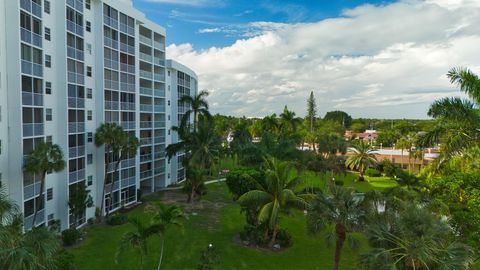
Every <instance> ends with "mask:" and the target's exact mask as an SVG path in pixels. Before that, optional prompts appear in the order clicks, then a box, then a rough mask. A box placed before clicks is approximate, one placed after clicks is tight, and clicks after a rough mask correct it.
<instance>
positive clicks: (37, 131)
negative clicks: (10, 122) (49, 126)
mask: <svg viewBox="0 0 480 270" xmlns="http://www.w3.org/2000/svg"><path fill="white" fill-rule="evenodd" d="M41 135H44V124H43V123H38V124H34V123H30V124H23V137H31V136H41Z"/></svg>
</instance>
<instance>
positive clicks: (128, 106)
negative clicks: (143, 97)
mask: <svg viewBox="0 0 480 270" xmlns="http://www.w3.org/2000/svg"><path fill="white" fill-rule="evenodd" d="M120 109H121V110H128V111H135V103H131V102H120Z"/></svg>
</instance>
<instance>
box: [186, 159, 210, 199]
mask: <svg viewBox="0 0 480 270" xmlns="http://www.w3.org/2000/svg"><path fill="white" fill-rule="evenodd" d="M205 181H206V175H205V171H204V170H203V169H202V168H199V167H196V166H188V167H187V178H186V180H185V185H184V186H183V191H184V192H185V193H187V194H188V198H187V202H188V203H193V202H194V201H195V194H197V193H198V194H201V189H202V187H203V186H204V183H205Z"/></svg>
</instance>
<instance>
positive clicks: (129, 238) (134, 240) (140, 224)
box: [115, 217, 159, 269]
mask: <svg viewBox="0 0 480 270" xmlns="http://www.w3.org/2000/svg"><path fill="white" fill-rule="evenodd" d="M128 222H129V223H130V224H131V225H133V228H134V229H133V231H129V232H126V233H125V234H124V235H123V236H122V239H121V241H120V246H119V247H118V249H117V252H116V253H115V262H116V263H118V259H119V258H120V257H121V255H123V254H124V253H125V252H126V251H127V250H128V249H129V248H134V249H138V251H139V254H140V269H143V263H144V262H143V257H144V256H145V255H147V254H148V239H149V238H150V237H151V236H152V235H155V234H157V233H158V230H159V228H158V227H157V226H150V225H149V224H147V223H146V222H144V221H143V220H141V219H140V218H139V217H133V218H129V220H128Z"/></svg>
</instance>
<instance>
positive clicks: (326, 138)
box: [317, 133, 347, 159]
mask: <svg viewBox="0 0 480 270" xmlns="http://www.w3.org/2000/svg"><path fill="white" fill-rule="evenodd" d="M317 143H318V152H320V153H322V154H323V156H324V157H325V158H327V159H328V158H330V157H332V156H335V155H337V154H338V153H341V154H345V153H346V152H347V142H346V141H345V139H344V138H343V137H341V136H340V135H338V134H336V133H332V134H320V135H319V136H318V139H317Z"/></svg>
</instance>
